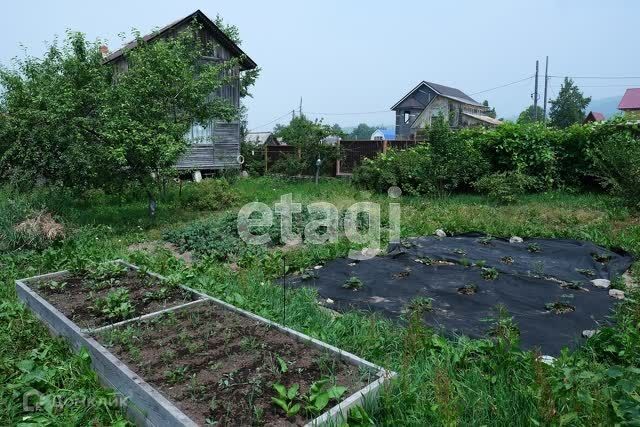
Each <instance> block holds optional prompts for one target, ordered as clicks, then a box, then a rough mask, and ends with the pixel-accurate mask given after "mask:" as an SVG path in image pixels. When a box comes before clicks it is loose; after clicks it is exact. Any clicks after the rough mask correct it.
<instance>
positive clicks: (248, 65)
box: [104, 9, 258, 70]
mask: <svg viewBox="0 0 640 427" xmlns="http://www.w3.org/2000/svg"><path fill="white" fill-rule="evenodd" d="M194 19H196V20H197V21H198V22H199V23H201V24H203V25H204V26H205V27H206V28H207V29H208V30H209V31H211V32H212V33H213V34H214V35H215V39H216V41H217V42H218V43H220V45H222V46H223V47H224V48H226V49H227V50H228V51H229V52H231V55H233V56H234V57H240V65H241V66H242V69H243V70H251V69H254V68H256V67H257V66H258V64H256V63H255V62H254V61H253V60H252V59H251V58H249V56H247V54H246V53H244V52H243V51H242V49H240V46H238V45H237V44H235V43H234V42H233V40H231V39H230V38H229V37H228V36H227V35H226V34H225V33H224V32H223V31H222V30H221V29H220V28H218V27H217V26H216V24H214V23H213V21H212V20H211V19H209V17H208V16H207V15H205V14H204V13H203V12H202V11H201V10H200V9H198V10H196V11H195V12H193V13H192V14H190V15H187V16H185V17H184V18H182V19H179V20H177V21H174V22H172V23H171V24H169V25H167V26H165V27H162V28H161V29H159V30H157V31H154V32H152V33H150V34H147V35H146V36H143V37H142V39H143V40H144V41H146V42H149V41H151V40H154V39H155V38H157V37H160V36H162V35H163V34H165V33H167V32H168V31H171V29H173V28H174V27H177V26H179V25H181V24H184V23H185V22H189V21H193V20H194ZM137 45H138V42H137V40H133V41H130V42H129V43H127V44H126V45H124V46H123V47H122V48H120V49H118V50H116V51H114V52H112V53H110V54H109V55H108V56H107V57H106V58H105V60H104V62H105V64H108V63H110V62H112V61H114V60H116V59H118V58H120V57H121V56H122V55H124V54H125V53H126V52H127V51H129V50H131V49H133V48H134V47H136V46H137Z"/></svg>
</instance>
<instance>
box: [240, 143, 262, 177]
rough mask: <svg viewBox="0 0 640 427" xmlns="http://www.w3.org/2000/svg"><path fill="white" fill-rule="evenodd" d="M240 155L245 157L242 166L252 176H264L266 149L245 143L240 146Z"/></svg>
mask: <svg viewBox="0 0 640 427" xmlns="http://www.w3.org/2000/svg"><path fill="white" fill-rule="evenodd" d="M240 154H242V156H243V157H244V165H243V166H242V167H243V169H244V170H246V171H247V172H248V173H249V175H251V176H262V175H264V147H263V146H258V145H255V144H249V143H246V142H243V143H241V144H240Z"/></svg>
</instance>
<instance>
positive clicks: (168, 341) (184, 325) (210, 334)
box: [96, 302, 374, 426]
mask: <svg viewBox="0 0 640 427" xmlns="http://www.w3.org/2000/svg"><path fill="white" fill-rule="evenodd" d="M96 338H97V339H98V341H100V342H101V343H102V344H103V345H106V346H108V347H110V350H111V351H112V352H113V353H114V354H115V355H116V356H117V357H118V358H120V359H121V360H122V361H124V362H125V363H126V364H127V365H129V367H130V368H131V369H132V370H133V371H134V372H137V373H138V374H139V375H140V376H141V377H142V378H144V379H145V381H147V382H148V383H150V384H151V385H152V386H153V387H155V388H156V389H157V390H159V391H160V392H161V393H162V394H164V395H165V396H166V397H167V398H169V399H170V400H171V401H173V402H174V403H175V404H176V406H177V407H178V408H180V409H181V410H182V411H183V412H185V413H186V414H187V415H188V416H189V417H190V418H191V419H193V420H194V421H195V422H197V423H198V424H202V425H203V424H209V423H215V424H216V425H219V426H232V425H233V426H236V425H264V426H289V425H304V424H305V423H307V422H309V421H310V420H312V419H313V418H315V417H317V416H318V415H319V414H317V413H310V412H307V411H306V410H305V409H304V406H305V405H304V403H303V405H302V407H303V409H301V410H300V412H299V413H298V414H297V415H296V416H293V417H290V418H287V417H286V415H285V414H284V412H283V411H282V410H281V409H280V408H278V407H276V406H275V405H274V404H273V403H272V401H271V398H272V397H275V396H276V395H277V394H276V392H275V390H274V389H273V384H274V383H280V384H283V385H285V386H286V387H291V386H293V385H294V384H298V385H299V387H300V392H299V398H301V396H303V395H305V394H307V393H308V392H309V389H310V387H311V385H312V383H314V382H315V381H318V380H321V379H326V378H329V379H330V382H331V383H332V384H333V383H335V384H336V385H340V386H344V387H347V392H346V393H344V395H343V396H342V399H344V398H346V397H348V396H349V395H351V394H352V393H354V392H356V391H357V390H359V389H361V388H362V387H364V386H365V385H366V384H368V383H369V382H370V381H371V380H372V379H373V378H374V376H373V373H371V372H366V371H364V370H362V369H360V368H358V367H356V366H353V365H350V364H347V363H345V362H343V361H340V360H337V359H335V358H334V357H333V356H332V355H331V354H329V353H326V352H322V351H321V350H318V349H316V348H313V347H310V346H307V345H305V344H303V343H301V342H299V341H297V340H295V339H294V338H292V337H291V336H289V335H287V334H285V333H282V332H280V331H278V330H277V329H275V328H273V327H269V326H268V325H265V324H263V323H261V322H257V321H255V320H252V319H249V318H247V317H245V316H242V315H240V314H237V313H234V312H232V311H229V310H227V309H224V308H222V307H219V306H217V305H216V304H215V303H211V302H205V303H201V304H198V305H196V306H191V307H189V309H188V310H187V309H184V310H178V311H176V312H171V313H165V314H163V315H161V316H158V317H156V318H153V319H147V320H145V321H140V322H136V323H134V324H132V325H130V326H129V328H128V329H127V328H123V327H120V328H117V329H114V330H111V331H105V333H103V334H100V335H99V336H98V337H96ZM282 362H284V363H286V369H284V370H283V368H282V367H281V363H282ZM283 371H284V372H283ZM297 401H299V402H302V400H297ZM337 403H338V402H337V401H331V402H330V403H329V404H328V405H327V407H326V408H325V410H328V409H329V408H330V407H332V406H333V405H335V404H337Z"/></svg>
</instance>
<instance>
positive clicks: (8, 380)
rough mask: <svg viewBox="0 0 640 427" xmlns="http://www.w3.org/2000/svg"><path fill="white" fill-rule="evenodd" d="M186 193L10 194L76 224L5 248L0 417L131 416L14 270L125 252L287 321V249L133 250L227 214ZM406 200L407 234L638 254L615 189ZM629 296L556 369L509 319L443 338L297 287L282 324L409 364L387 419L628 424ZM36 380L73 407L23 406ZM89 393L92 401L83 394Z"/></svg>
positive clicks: (318, 251)
mask: <svg viewBox="0 0 640 427" xmlns="http://www.w3.org/2000/svg"><path fill="white" fill-rule="evenodd" d="M233 189H234V191H236V192H237V194H238V202H237V203H236V205H235V206H230V207H229V210H230V211H234V210H237V208H238V207H239V206H240V205H241V204H243V203H246V202H249V201H262V202H265V203H267V204H270V205H272V204H273V203H274V202H275V201H277V200H278V199H279V197H280V196H281V195H282V194H287V193H291V194H293V198H294V201H299V202H302V203H309V202H312V201H328V202H332V203H334V204H336V205H337V206H338V207H340V208H344V207H347V206H349V205H350V204H352V203H353V202H355V201H362V200H370V201H375V202H379V203H381V204H382V205H383V209H382V211H383V216H384V213H385V212H386V203H388V202H389V200H390V199H389V198H388V197H386V195H378V194H372V193H370V192H366V191H361V190H359V189H357V188H354V187H352V186H351V185H349V183H348V182H345V181H341V180H334V179H326V180H323V181H322V182H321V184H320V185H318V186H316V185H314V184H313V183H311V182H309V181H300V180H295V179H292V180H281V179H276V178H271V177H264V178H255V179H246V180H239V181H237V182H235V183H234V184H233ZM177 193H178V189H177V188H176V187H171V188H169V190H168V191H167V194H166V195H164V196H161V197H160V199H159V201H160V203H159V213H158V217H157V218H156V219H155V220H153V221H152V220H149V219H148V217H147V211H146V201H145V200H144V199H143V198H142V197H141V198H140V200H137V199H136V196H135V195H132V196H127V197H124V198H119V199H118V198H114V197H108V196H104V195H102V194H93V195H87V196H85V197H83V198H80V197H77V198H74V197H73V195H71V194H67V193H61V192H53V193H51V192H49V193H48V194H46V195H44V194H43V191H41V192H40V193H33V194H30V195H27V196H25V195H20V196H16V195H15V194H9V193H8V192H6V191H4V192H0V214H6V212H7V211H8V209H9V208H8V207H7V202H6V201H7V200H10V199H12V198H13V199H15V198H20V199H21V200H23V199H29V200H28V201H29V203H31V204H32V205H35V206H42V207H47V208H49V209H52V210H53V211H54V212H55V213H56V214H58V215H59V216H60V217H61V218H62V219H63V220H64V221H65V224H66V225H67V227H68V229H70V230H71V231H70V233H69V237H67V239H66V240H65V241H63V242H60V243H56V244H54V245H52V246H50V247H48V248H46V249H39V250H26V249H22V250H20V251H14V252H9V253H6V252H5V253H3V254H1V255H0V267H1V268H0V283H1V284H2V286H1V288H0V304H1V305H0V321H1V322H2V323H1V324H0V328H1V329H0V381H1V382H2V384H3V387H2V389H1V390H0V404H1V405H2V406H3V407H4V408H7V410H5V411H1V413H0V424H1V425H12V424H16V423H18V422H20V421H21V420H23V417H25V416H31V417H32V418H30V419H27V420H23V421H25V422H34V423H35V422H36V421H41V422H43V423H44V422H50V423H52V424H56V425H61V424H65V425H69V424H101V425H108V424H111V423H117V422H121V421H122V419H123V418H122V414H121V413H119V412H118V411H117V410H115V409H114V408H113V407H112V406H110V405H108V404H105V401H106V399H95V398H96V397H105V396H106V397H108V396H109V392H108V391H105V390H103V389H101V388H100V386H99V385H98V383H97V381H96V378H95V375H93V374H92V373H91V371H90V369H89V367H88V364H87V360H86V356H83V355H72V354H71V353H70V352H69V350H68V348H67V347H66V345H65V344H64V343H62V342H60V341H59V340H54V339H52V338H50V337H49V336H48V335H47V333H46V331H45V329H44V327H43V326H42V325H41V324H40V323H39V322H38V321H37V320H35V319H34V318H33V316H32V315H30V314H29V313H28V312H27V311H26V310H24V309H23V308H22V307H21V306H20V305H19V304H17V303H16V296H15V291H14V289H13V281H14V280H15V279H17V278H20V277H26V276H31V275H34V274H38V273H44V272H49V271H54V270H59V269H62V268H66V267H69V266H75V265H79V264H83V263H86V262H87V261H103V260H109V259H114V258H117V257H122V258H125V259H127V260H129V261H130V262H133V263H135V264H139V265H144V266H147V267H149V268H150V269H151V270H152V271H156V272H158V273H161V274H165V275H175V276H177V277H179V278H180V279H181V280H182V281H183V282H184V283H185V284H187V285H189V286H193V287H195V288H198V289H201V290H203V291H205V292H207V293H209V294H211V295H213V296H216V297H219V298H221V299H224V300H226V301H228V302H231V303H233V304H235V305H238V306H240V307H242V308H245V309H248V310H250V311H253V312H255V313H257V314H259V315H262V316H265V317H267V318H270V319H273V320H276V321H281V320H282V307H283V303H282V289H281V287H278V286H276V285H274V284H272V279H273V278H274V276H275V275H276V274H277V273H278V272H279V271H280V268H281V263H282V257H283V255H284V254H283V253H282V252H280V251H276V252H275V253H274V252H269V253H266V254H264V255H261V256H260V257H259V258H256V259H252V260H251V261H250V262H247V263H246V265H244V267H243V268H241V269H240V271H237V272H236V271H232V270H231V269H229V268H228V266H227V265H225V264H224V263H222V262H218V261H215V260H212V259H206V258H205V259H202V260H200V261H199V262H197V263H195V264H194V265H193V266H192V267H188V266H187V265H185V264H184V263H183V262H182V261H179V260H176V259H175V258H174V257H173V256H172V255H171V254H170V253H169V252H168V251H165V250H158V251H156V252H153V253H146V252H134V253H131V252H129V251H128V250H127V246H128V245H129V244H130V243H132V242H136V241H142V240H150V239H157V238H159V236H160V235H161V234H162V232H163V231H164V230H167V229H171V228H175V227H178V226H181V225H183V224H187V223H189V222H190V221H192V220H193V219H196V218H206V217H211V216H217V215H219V213H211V212H197V211H192V210H189V209H184V208H182V207H181V206H180V204H179V203H177V200H178V199H179V196H178V194H177ZM3 199H4V200H5V202H4V203H3V201H2V200H3ZM400 201H401V203H402V220H401V221H402V235H403V236H417V235H424V234H432V233H433V232H434V230H435V229H437V228H443V229H444V230H446V231H447V232H454V233H458V232H466V231H482V232H486V233H489V234H492V235H495V236H505V237H509V236H511V235H518V236H521V237H566V238H576V239H585V240H591V241H593V242H595V243H598V244H601V245H604V246H608V247H616V248H621V249H624V250H627V251H629V252H631V253H632V254H634V255H636V256H638V255H640V219H639V218H638V217H637V216H636V215H635V214H633V213H632V212H629V211H628V210H627V209H626V208H624V207H622V205H621V204H620V203H619V202H618V201H617V200H616V199H614V198H611V197H609V196H606V195H601V194H568V193H562V192H550V193H545V194H537V195H530V196H526V197H523V198H522V199H521V200H520V201H519V202H518V203H517V204H514V205H508V206H497V205H494V204H491V203H489V202H488V201H487V199H486V198H484V197H482V196H477V195H453V196H450V197H441V198H428V199H427V198H405V197H403V198H402V199H401V200H400ZM3 209H4V211H3ZM0 231H1V230H0ZM349 247H350V246H349V244H347V243H346V242H344V241H339V242H337V243H334V244H329V245H324V246H311V247H307V246H305V247H301V248H298V249H294V250H292V251H288V252H287V253H286V255H284V256H286V262H287V264H288V265H289V266H290V267H291V268H292V269H298V268H301V267H304V266H308V265H312V264H314V263H317V262H319V261H321V260H324V259H332V258H335V257H337V256H341V255H344V254H345V253H346V251H347V250H348V249H349ZM634 270H636V271H637V270H640V269H639V268H635V269H634ZM629 295H630V296H631V298H628V299H627V301H626V302H625V303H624V304H623V305H622V306H621V308H620V309H619V310H618V313H617V320H618V324H617V326H616V328H615V329H613V328H612V329H607V330H604V331H602V332H601V333H600V334H598V335H597V336H596V337H595V338H594V339H591V340H589V343H588V344H587V345H586V346H584V347H583V348H582V349H580V350H579V351H576V352H573V353H569V352H566V353H564V354H562V355H561V356H560V357H559V359H558V360H557V361H556V363H555V365H554V366H548V365H546V364H543V363H540V362H538V361H537V360H536V356H537V355H536V354H534V353H533V352H520V351H518V350H517V349H515V348H514V346H513V344H514V340H515V338H514V337H513V336H512V335H510V334H509V333H508V328H505V329H504V330H505V331H507V332H505V333H504V336H502V337H501V338H500V339H496V340H470V339H467V338H465V337H459V338H457V339H445V338H443V337H442V336H440V335H438V334H435V333H434V332H433V331H431V330H430V329H428V328H426V327H424V326H423V325H422V324H421V323H420V322H410V324H409V326H408V327H405V326H400V325H397V324H394V323H393V322H390V321H388V320H385V319H382V318H380V317H378V316H375V315H370V314H367V313H355V312H354V313H349V314H346V315H343V316H339V317H335V316H332V315H331V314H330V313H327V312H326V311H325V310H322V309H320V308H319V306H318V304H317V301H316V295H315V293H314V292H313V291H312V290H299V291H291V292H289V294H288V300H287V315H286V323H287V326H290V327H293V328H294V329H297V330H300V331H302V332H304V333H307V334H309V335H311V336H314V337H317V338H319V339H321V340H323V341H326V342H328V343H330V344H333V345H336V346H338V347H340V348H344V349H345V350H348V351H351V352H353V353H355V354H357V355H359V356H361V357H364V358H366V359H368V360H370V361H372V362H374V363H378V364H381V365H383V366H385V367H387V368H390V369H393V370H396V371H397V372H398V373H399V374H400V375H399V378H398V380H397V381H396V382H394V384H393V387H392V388H391V389H390V390H388V391H387V392H385V393H384V394H383V395H382V397H381V400H380V404H379V405H378V406H377V407H372V406H371V407H368V408H367V409H368V411H369V413H370V415H371V416H372V417H373V418H374V420H375V421H376V423H378V424H381V425H447V426H449V425H458V424H473V425H531V424H542V425H560V424H564V425H602V424H613V423H621V424H622V423H624V421H625V420H627V421H630V420H633V417H634V416H635V417H637V416H640V412H639V411H640V404H639V403H638V402H639V401H638V399H639V396H638V390H639V388H640V370H639V368H640V354H638V348H640V332H639V326H638V325H640V304H639V303H637V302H635V301H637V295H635V294H634V292H631V293H630V294H629ZM497 316H498V315H497ZM503 320H504V321H507V320H508V319H506V320H505V319H503ZM31 389H37V390H39V391H41V392H44V393H46V394H55V395H59V396H62V397H61V398H62V399H63V400H66V401H67V404H66V405H64V406H63V407H61V408H55V407H44V408H43V409H42V410H40V411H39V412H36V413H28V412H23V410H22V395H23V393H25V392H27V391H29V390H31ZM83 398H85V399H89V400H90V402H91V404H89V405H84V404H82V403H79V402H82V399H83ZM636 419H637V418H636Z"/></svg>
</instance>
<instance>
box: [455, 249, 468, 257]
mask: <svg viewBox="0 0 640 427" xmlns="http://www.w3.org/2000/svg"><path fill="white" fill-rule="evenodd" d="M453 253H454V254H456V255H461V256H465V255H466V254H467V253H466V252H465V251H464V249H458V248H456V249H454V250H453Z"/></svg>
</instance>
